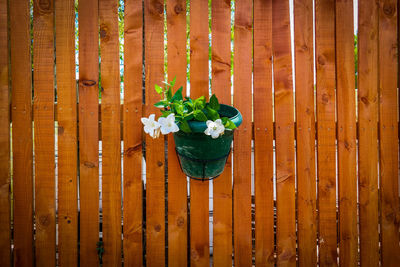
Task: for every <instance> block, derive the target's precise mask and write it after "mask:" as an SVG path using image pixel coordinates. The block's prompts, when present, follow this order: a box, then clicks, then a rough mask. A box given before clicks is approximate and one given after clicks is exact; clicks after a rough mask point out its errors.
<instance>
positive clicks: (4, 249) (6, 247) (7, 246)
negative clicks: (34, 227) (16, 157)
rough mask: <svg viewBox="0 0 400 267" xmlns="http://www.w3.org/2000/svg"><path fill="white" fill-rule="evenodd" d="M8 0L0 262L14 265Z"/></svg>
mask: <svg viewBox="0 0 400 267" xmlns="http://www.w3.org/2000/svg"><path fill="white" fill-rule="evenodd" d="M7 20H8V16H7V1H6V0H1V1H0V114H2V115H1V117H0V147H1V149H0V265H1V266H4V267H7V266H11V225H10V219H11V217H10V216H11V210H10V209H11V205H10V204H11V203H10V200H11V199H10V197H11V175H10V167H11V165H10V88H9V76H8V75H9V67H8V64H9V54H8V52H9V50H8V48H9V47H8V38H9V36H8V21H7Z"/></svg>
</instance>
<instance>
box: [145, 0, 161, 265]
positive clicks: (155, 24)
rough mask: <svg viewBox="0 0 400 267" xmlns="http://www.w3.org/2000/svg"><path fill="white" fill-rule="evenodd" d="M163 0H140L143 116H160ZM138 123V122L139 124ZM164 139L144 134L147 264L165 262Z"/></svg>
mask: <svg viewBox="0 0 400 267" xmlns="http://www.w3.org/2000/svg"><path fill="white" fill-rule="evenodd" d="M163 4H164V1H162V0H146V1H145V2H144V21H145V25H144V29H145V63H146V65H145V74H146V117H148V116H149V115H150V114H156V116H157V117H159V115H160V111H159V110H158V109H157V108H155V107H154V106H153V104H154V103H156V102H157V101H159V99H160V96H159V95H158V94H157V92H156V91H155V89H154V87H155V85H156V84H158V85H160V86H162V83H161V82H162V81H163V76H164V75H163V73H164V72H163V70H164V5H163ZM140 126H142V125H140ZM164 164H165V160H164V138H163V136H162V135H161V136H160V137H159V138H156V139H153V138H152V137H150V136H149V135H148V134H146V183H147V184H146V263H147V266H150V267H153V266H154V267H158V266H160V267H161V266H164V265H165V175H164V167H165V166H164Z"/></svg>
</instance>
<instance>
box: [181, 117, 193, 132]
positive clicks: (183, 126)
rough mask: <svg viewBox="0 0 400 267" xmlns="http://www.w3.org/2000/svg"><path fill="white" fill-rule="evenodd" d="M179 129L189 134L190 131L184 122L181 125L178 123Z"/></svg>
mask: <svg viewBox="0 0 400 267" xmlns="http://www.w3.org/2000/svg"><path fill="white" fill-rule="evenodd" d="M179 129H181V130H182V131H183V132H185V133H191V132H192V129H190V126H189V123H188V122H187V121H186V120H184V121H182V122H181V123H179Z"/></svg>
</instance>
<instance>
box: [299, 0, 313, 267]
mask: <svg viewBox="0 0 400 267" xmlns="http://www.w3.org/2000/svg"><path fill="white" fill-rule="evenodd" d="M294 44H295V59H296V62H295V68H296V69H295V73H296V76H295V77H296V122H297V124H296V132H297V135H296V136H297V142H296V145H297V156H296V158H297V165H296V167H297V181H298V182H297V216H298V218H297V220H298V229H297V234H298V253H299V265H300V266H316V265H317V221H316V208H317V206H316V187H315V186H316V177H315V117H314V64H313V63H314V62H313V61H314V55H313V50H314V47H313V1H312V0H297V1H295V3H294Z"/></svg>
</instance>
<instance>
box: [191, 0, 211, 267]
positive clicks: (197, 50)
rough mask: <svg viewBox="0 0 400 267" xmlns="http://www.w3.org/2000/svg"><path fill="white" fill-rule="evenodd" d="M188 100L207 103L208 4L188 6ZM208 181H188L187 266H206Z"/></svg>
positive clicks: (194, 1) (200, 2)
mask: <svg viewBox="0 0 400 267" xmlns="http://www.w3.org/2000/svg"><path fill="white" fill-rule="evenodd" d="M190 10H191V11H195V12H191V13H190V52H191V53H190V86H191V87H190V96H191V98H193V99H196V98H198V97H200V96H205V97H206V99H208V23H206V22H208V1H203V0H192V1H191V2H190ZM208 186H209V181H207V180H206V181H197V180H190V266H193V267H195V266H203V267H205V266H210V263H209V262H210V249H209V221H208V220H209V218H208V216H209V207H208V203H209V199H208V197H209V196H208V193H209V188H208Z"/></svg>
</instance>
